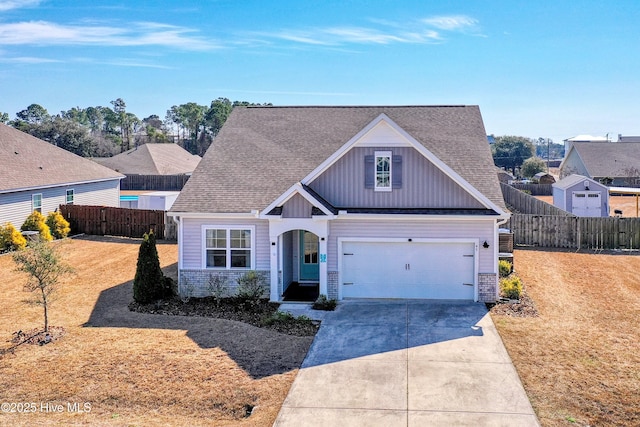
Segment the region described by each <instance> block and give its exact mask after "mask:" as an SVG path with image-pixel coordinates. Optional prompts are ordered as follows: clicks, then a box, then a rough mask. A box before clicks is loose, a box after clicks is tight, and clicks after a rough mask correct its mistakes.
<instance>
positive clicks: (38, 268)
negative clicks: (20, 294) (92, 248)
mask: <svg viewBox="0 0 640 427" xmlns="http://www.w3.org/2000/svg"><path fill="white" fill-rule="evenodd" d="M13 260H14V262H15V263H16V270H17V271H23V272H25V273H27V274H29V279H28V280H27V284H26V285H25V289H26V290H28V291H29V292H35V295H34V296H33V298H31V299H29V300H26V301H25V302H26V303H28V304H35V305H41V306H42V308H43V309H44V332H45V333H46V332H49V311H48V310H49V304H50V303H51V300H52V297H53V295H54V294H55V292H56V291H57V290H58V281H59V280H60V278H61V277H62V276H64V275H66V274H70V273H72V272H73V269H72V268H71V266H69V265H67V264H66V263H64V262H63V261H62V259H61V257H60V254H59V253H58V249H57V245H54V244H52V243H48V242H34V243H31V244H30V245H29V247H28V248H27V249H25V250H22V251H18V252H16V253H14V254H13Z"/></svg>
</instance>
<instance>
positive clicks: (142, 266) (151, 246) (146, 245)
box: [133, 231, 166, 304]
mask: <svg viewBox="0 0 640 427" xmlns="http://www.w3.org/2000/svg"><path fill="white" fill-rule="evenodd" d="M165 283H166V281H165V277H164V274H162V270H161V269H160V259H159V258H158V250H157V249H156V236H155V234H153V231H150V232H149V233H148V234H145V235H144V238H143V240H142V243H141V244H140V250H139V252H138V264H137V267H136V276H135V278H134V279H133V299H134V300H136V302H138V303H140V304H148V303H150V302H152V301H155V300H157V299H159V298H162V297H164V296H165Z"/></svg>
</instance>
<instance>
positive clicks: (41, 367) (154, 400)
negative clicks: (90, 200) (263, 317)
mask: <svg viewBox="0 0 640 427" xmlns="http://www.w3.org/2000/svg"><path fill="white" fill-rule="evenodd" d="M63 245H64V246H63V252H64V253H65V258H66V260H67V261H68V262H69V263H70V264H71V265H72V266H73V267H74V268H75V269H76V271H77V274H76V275H75V276H74V277H72V278H70V279H68V280H65V282H64V283H62V286H61V290H60V292H59V297H58V299H57V300H56V301H55V302H54V303H53V304H52V306H51V311H50V319H49V321H50V325H52V326H63V327H64V328H65V329H66V335H65V336H64V337H63V338H62V339H60V340H58V341H55V342H53V343H51V344H48V345H44V346H37V345H22V346H20V347H19V348H17V349H16V351H15V352H14V353H13V354H12V353H8V354H5V355H4V356H0V403H1V402H16V403H31V402H33V403H35V404H36V406H37V410H36V412H35V413H26V414H25V413H23V414H18V413H0V425H23V426H33V425H65V426H66V425H109V426H111V425H117V426H129V425H145V426H154V425H163V426H173V425H180V426H183V425H192V426H198V425H220V426H225V425H247V426H270V425H272V423H273V421H274V420H275V417H276V416H277V413H278V411H279V409H280V406H281V405H282V402H283V401H284V398H285V397H286V394H287V392H288V390H289V387H290V385H291V382H292V381H293V379H294V377H295V375H296V372H297V368H298V367H299V365H300V363H301V362H302V359H303V358H304V356H305V354H306V352H307V350H308V347H309V345H310V344H311V341H312V339H313V338H312V337H294V336H289V335H283V334H279V333H277V332H274V331H270V330H266V329H261V328H256V327H253V326H250V325H247V324H244V323H239V322H233V321H228V320H222V319H209V318H197V317H190V318H189V317H182V316H158V315H149V314H141V313H133V312H130V311H129V310H128V309H127V304H128V303H129V302H130V301H131V298H132V297H131V280H132V279H133V276H134V274H135V265H136V259H137V252H138V248H139V240H131V239H119V238H97V237H87V238H82V239H73V240H70V241H67V242H65V243H63ZM158 252H159V255H160V261H161V264H162V266H163V268H165V269H166V270H167V271H173V272H174V274H175V271H176V265H175V263H176V260H177V245H176V244H162V243H161V244H159V245H158ZM0 277H2V285H1V286H2V299H0V349H3V348H5V349H6V348H7V347H9V346H10V345H11V343H9V342H8V341H9V340H10V339H11V336H12V333H13V332H15V331H17V330H19V329H22V330H29V329H33V328H38V327H41V326H42V322H43V318H42V309H41V308H40V307H32V306H27V305H25V304H22V303H21V301H22V300H23V299H25V298H26V296H27V294H25V292H24V291H23V289H22V286H23V284H24V282H25V280H26V279H25V276H23V275H22V273H17V272H14V266H13V261H12V259H11V256H6V255H5V256H0ZM47 403H49V404H50V406H49V407H50V408H53V405H54V404H55V405H58V404H60V405H63V411H62V413H51V412H49V413H47V412H45V411H43V406H41V405H43V404H47ZM68 403H70V404H74V403H79V404H80V408H81V409H87V408H86V407H84V406H83V404H85V403H88V404H89V405H90V412H88V413H86V412H85V413H78V412H70V411H69V410H68V409H69V408H68V407H67V404H68ZM245 405H250V406H256V409H255V410H254V412H253V414H252V415H251V416H250V417H248V418H244V417H243V416H244V415H245V413H246V409H245Z"/></svg>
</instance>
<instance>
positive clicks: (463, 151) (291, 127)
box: [171, 106, 504, 213]
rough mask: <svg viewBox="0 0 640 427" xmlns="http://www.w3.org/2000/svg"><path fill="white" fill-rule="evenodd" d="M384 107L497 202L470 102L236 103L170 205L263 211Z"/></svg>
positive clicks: (491, 166) (488, 154) (195, 209)
mask: <svg viewBox="0 0 640 427" xmlns="http://www.w3.org/2000/svg"><path fill="white" fill-rule="evenodd" d="M382 113H384V114H386V115H387V116H388V117H389V118H390V119H391V120H393V121H394V122H395V123H396V124H397V125H398V126H400V127H401V128H402V129H403V130H404V131H406V132H407V133H408V134H409V135H411V136H412V137H413V138H414V139H416V140H417V141H418V142H420V143H421V144H423V145H424V146H425V147H426V148H427V149H428V150H430V151H431V152H432V153H433V154H434V155H435V156H437V157H438V158H439V159H440V160H442V161H443V162H444V163H446V164H447V165H448V166H449V167H451V168H452V169H453V170H454V171H455V172H457V173H458V174H459V175H460V176H461V177H462V178H463V179H465V180H466V181H467V182H469V183H470V184H471V185H472V186H474V187H475V188H476V189H477V190H478V191H479V192H481V193H482V194H484V195H485V197H487V198H488V199H489V200H490V201H492V202H493V203H495V204H496V205H498V206H499V207H501V208H503V209H504V201H503V198H502V193H501V190H500V186H499V183H498V179H497V175H496V173H495V168H494V163H493V159H492V157H491V150H490V147H489V144H487V135H486V133H485V129H484V124H483V122H482V117H481V115H480V109H479V108H478V107H477V106H410V107H399V106H397V107H373V106H372V107H236V108H234V110H233V111H232V113H231V115H230V116H229V118H228V119H227V121H226V123H225V124H224V126H223V127H222V129H221V130H220V133H219V134H218V136H217V137H216V138H215V140H214V141H213V144H212V145H211V147H210V148H209V150H208V151H207V153H206V154H205V155H204V157H203V159H202V161H201V162H200V165H199V166H198V168H197V169H196V171H195V172H194V174H193V176H192V177H191V178H190V179H189V181H188V182H187V184H186V185H185V187H184V189H183V190H182V192H181V194H180V196H179V197H178V200H177V201H176V203H175V204H174V205H173V207H172V208H171V211H172V212H211V213H239V212H250V211H251V210H262V209H264V208H266V207H267V206H268V205H269V204H270V203H272V202H273V201H274V200H276V199H277V198H278V197H279V196H280V195H281V194H283V193H284V192H285V191H287V190H288V189H289V188H290V187H291V186H292V185H294V184H295V183H297V182H299V181H300V180H302V179H303V178H304V177H306V176H307V175H308V174H309V173H310V172H312V171H313V170H314V169H315V168H316V167H317V166H319V165H320V164H321V163H322V162H323V161H324V160H326V159H327V158H328V157H330V156H331V155H332V154H334V153H335V152H336V151H338V150H339V149H340V148H341V147H342V146H343V145H344V144H345V143H347V142H348V141H349V140H351V139H352V138H353V137H354V136H355V135H356V134H357V133H358V132H360V131H361V130H362V129H363V128H365V127H366V126H367V125H368V124H369V123H371V122H372V121H373V120H374V119H376V118H377V117H378V116H379V115H380V114H382Z"/></svg>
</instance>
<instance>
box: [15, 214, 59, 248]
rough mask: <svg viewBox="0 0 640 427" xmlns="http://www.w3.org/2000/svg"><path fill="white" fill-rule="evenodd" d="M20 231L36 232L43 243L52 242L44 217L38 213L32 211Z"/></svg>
mask: <svg viewBox="0 0 640 427" xmlns="http://www.w3.org/2000/svg"><path fill="white" fill-rule="evenodd" d="M20 230H22V231H37V232H38V233H40V240H42V241H44V242H50V241H51V240H53V237H51V230H49V226H48V225H47V221H46V219H45V217H44V215H42V214H41V213H40V212H38V211H33V213H32V214H31V215H29V216H28V217H27V219H25V220H24V223H23V224H22V227H20Z"/></svg>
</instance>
